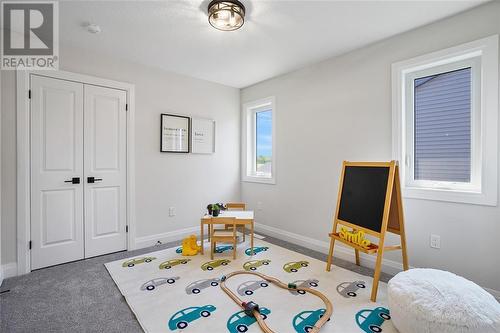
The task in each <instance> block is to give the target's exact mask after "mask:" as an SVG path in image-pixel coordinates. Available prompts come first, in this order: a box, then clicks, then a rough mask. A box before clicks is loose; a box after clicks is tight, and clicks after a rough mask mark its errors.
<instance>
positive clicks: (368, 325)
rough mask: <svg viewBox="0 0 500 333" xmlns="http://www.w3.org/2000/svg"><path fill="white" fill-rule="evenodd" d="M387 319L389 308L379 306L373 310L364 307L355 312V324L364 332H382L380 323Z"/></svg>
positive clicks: (389, 316) (389, 317) (388, 317)
mask: <svg viewBox="0 0 500 333" xmlns="http://www.w3.org/2000/svg"><path fill="white" fill-rule="evenodd" d="M389 319H391V315H390V314H389V310H387V309H386V308H383V307H381V306H379V307H377V308H375V309H373V310H369V309H365V310H361V311H359V312H358V313H356V324H358V326H359V328H361V329H362V330H363V331H365V332H366V333H379V332H382V324H383V323H384V321H386V320H389Z"/></svg>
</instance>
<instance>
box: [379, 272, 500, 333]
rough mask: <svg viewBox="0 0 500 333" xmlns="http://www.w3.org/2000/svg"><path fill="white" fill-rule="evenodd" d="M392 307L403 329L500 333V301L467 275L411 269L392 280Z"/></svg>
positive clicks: (430, 332) (395, 320) (432, 332)
mask: <svg viewBox="0 0 500 333" xmlns="http://www.w3.org/2000/svg"><path fill="white" fill-rule="evenodd" d="M388 297H389V309H390V311H391V318H392V322H393V324H394V326H396V328H397V329H398V330H399V332H401V333H417V332H418V333H424V332H425V333H447V332H450V333H451V332H453V333H499V332H500V303H498V302H497V300H496V299H495V298H494V297H493V296H492V295H490V294H489V293H488V292H486V291H485V290H484V289H483V288H481V287H479V286H478V285H477V284H475V283H474V282H471V281H469V280H467V279H464V278H463V277H460V276H458V275H455V274H453V273H450V272H444V271H440V270H436V269H422V268H417V269H411V270H408V271H405V272H401V273H399V274H397V275H396V276H395V277H394V278H392V280H390V281H389V286H388Z"/></svg>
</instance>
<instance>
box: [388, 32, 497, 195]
mask: <svg viewBox="0 0 500 333" xmlns="http://www.w3.org/2000/svg"><path fill="white" fill-rule="evenodd" d="M393 83H394V85H393V100H394V111H393V118H394V131H395V133H394V136H393V137H394V150H395V152H394V153H395V155H396V158H398V159H399V160H400V161H402V162H403V163H401V169H402V174H403V188H404V194H405V195H406V196H407V197H414V198H421V199H433V200H444V201H455V202H468V203H476V204H487V205H496V199H497V151H498V150H497V140H498V139H497V132H498V125H497V124H498V122H497V119H498V118H497V113H498V37H496V36H495V37H490V38H486V39H482V40H479V41H476V42H472V43H469V44H465V45H461V46H458V47H455V48H451V49H447V50H444V51H440V52H436V53H433V54H430V55H425V56H421V57H418V58H416V59H411V60H408V61H404V62H400V63H397V64H394V65H393ZM492 123H493V124H492Z"/></svg>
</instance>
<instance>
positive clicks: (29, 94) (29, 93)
mask: <svg viewBox="0 0 500 333" xmlns="http://www.w3.org/2000/svg"><path fill="white" fill-rule="evenodd" d="M28 99H31V89H29V90H28Z"/></svg>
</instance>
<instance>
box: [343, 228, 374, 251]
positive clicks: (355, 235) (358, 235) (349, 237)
mask: <svg viewBox="0 0 500 333" xmlns="http://www.w3.org/2000/svg"><path fill="white" fill-rule="evenodd" d="M339 236H340V238H342V239H345V240H346V241H348V242H349V243H353V244H356V245H359V246H361V247H363V248H365V249H368V248H369V247H370V244H371V242H370V241H369V240H368V239H366V238H365V232H364V231H361V230H360V231H356V230H352V231H350V230H347V228H345V227H341V228H340V232H339Z"/></svg>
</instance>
